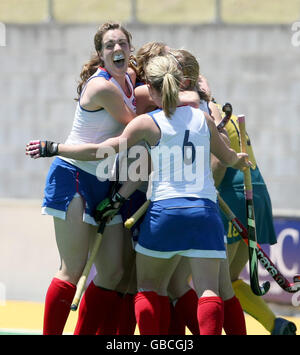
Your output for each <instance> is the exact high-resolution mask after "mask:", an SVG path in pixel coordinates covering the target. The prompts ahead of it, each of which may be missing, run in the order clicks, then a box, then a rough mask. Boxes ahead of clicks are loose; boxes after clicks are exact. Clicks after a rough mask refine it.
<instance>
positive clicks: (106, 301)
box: [74, 282, 118, 335]
mask: <svg viewBox="0 0 300 355" xmlns="http://www.w3.org/2000/svg"><path fill="white" fill-rule="evenodd" d="M117 298H118V293H117V292H116V291H111V290H105V289H102V288H100V287H97V286H96V285H95V284H94V282H91V283H90V284H89V286H88V288H87V289H86V291H85V293H84V295H83V297H82V300H81V302H80V307H79V315H78V320H77V324H76V328H75V331H74V335H95V334H96V333H97V331H98V329H100V330H101V332H102V329H103V332H105V330H104V327H105V323H106V322H107V320H108V319H109V317H110V315H111V314H112V310H113V307H114V305H115V303H116V302H117Z"/></svg>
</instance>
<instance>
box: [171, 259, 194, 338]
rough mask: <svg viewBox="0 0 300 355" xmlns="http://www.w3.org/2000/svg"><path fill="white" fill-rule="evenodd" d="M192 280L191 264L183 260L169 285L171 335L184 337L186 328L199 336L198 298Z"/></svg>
mask: <svg viewBox="0 0 300 355" xmlns="http://www.w3.org/2000/svg"><path fill="white" fill-rule="evenodd" d="M190 279H191V267H190V262H189V260H188V259H187V258H182V259H181V260H180V262H179V264H178V266H177V268H176V270H175V271H174V273H173V275H172V277H171V280H170V283H169V285H168V294H169V297H170V300H171V322H170V330H169V331H170V334H175V335H183V334H185V327H186V326H187V327H188V329H189V330H190V332H191V333H192V334H193V335H198V334H199V325H198V319H197V307H198V296H197V293H196V291H195V290H194V289H193V288H192V287H191V285H190V282H189V280H190Z"/></svg>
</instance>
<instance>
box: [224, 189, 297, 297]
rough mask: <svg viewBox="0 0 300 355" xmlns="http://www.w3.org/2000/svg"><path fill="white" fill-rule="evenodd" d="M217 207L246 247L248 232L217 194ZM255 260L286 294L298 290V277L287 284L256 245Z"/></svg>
mask: <svg viewBox="0 0 300 355" xmlns="http://www.w3.org/2000/svg"><path fill="white" fill-rule="evenodd" d="M218 200H219V205H220V208H221V210H222V212H223V213H224V215H225V216H226V218H227V219H228V220H229V221H230V222H231V223H232V225H233V226H234V227H235V229H236V231H237V232H238V233H239V235H240V236H241V237H242V238H243V241H244V242H245V243H246V244H247V245H248V231H247V228H246V227H245V226H244V225H243V224H242V222H241V221H240V220H239V219H238V218H237V217H236V215H235V214H234V213H233V212H232V210H231V209H230V207H229V206H228V205H227V203H226V202H225V201H224V200H223V199H222V197H221V196H220V195H219V194H218ZM257 258H258V260H259V261H260V263H261V264H262V266H263V267H264V268H265V269H266V270H267V271H268V273H269V274H270V275H271V276H272V278H273V279H274V280H275V281H276V282H277V284H278V285H279V286H280V287H281V288H282V289H283V290H284V291H286V292H289V293H295V292H298V291H299V290H300V275H296V276H294V278H293V281H294V283H291V282H289V281H288V280H287V279H286V278H285V277H284V276H283V275H282V274H281V272H280V271H279V270H278V269H277V267H276V266H275V265H274V264H273V263H272V261H271V260H270V258H269V257H268V255H267V254H266V253H265V252H264V251H263V249H262V248H261V246H260V245H259V244H258V243H257Z"/></svg>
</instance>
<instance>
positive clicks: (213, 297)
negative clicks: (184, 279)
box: [190, 258, 224, 335]
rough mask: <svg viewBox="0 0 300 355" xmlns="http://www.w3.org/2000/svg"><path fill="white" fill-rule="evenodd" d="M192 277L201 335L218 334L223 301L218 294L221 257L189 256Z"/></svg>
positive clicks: (219, 332) (222, 317) (222, 318)
mask: <svg viewBox="0 0 300 355" xmlns="http://www.w3.org/2000/svg"><path fill="white" fill-rule="evenodd" d="M190 265H191V270H192V278H193V283H194V286H195V290H196V292H197V295H198V298H199V300H198V309H197V317H198V323H199V331H200V334H201V335H220V334H221V333H222V328H223V320H224V303H223V300H222V298H221V297H220V294H219V273H220V265H221V259H215V258H211V259H209V258H190Z"/></svg>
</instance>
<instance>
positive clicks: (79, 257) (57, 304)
mask: <svg viewBox="0 0 300 355" xmlns="http://www.w3.org/2000/svg"><path fill="white" fill-rule="evenodd" d="M83 211H84V204H83V201H82V199H81V198H80V197H75V198H74V199H73V200H72V201H71V202H70V204H69V207H68V210H67V213H66V220H62V219H59V218H54V227H55V236H56V242H57V247H58V251H59V254H60V258H61V266H60V268H59V270H58V272H57V273H56V275H55V277H54V278H53V280H52V282H51V284H50V286H49V288H48V291H47V294H46V299H45V311H44V334H62V331H63V328H64V326H65V323H66V320H67V317H68V315H69V311H70V305H71V303H72V300H73V297H74V294H75V291H76V284H77V281H78V280H79V278H80V275H81V273H82V271H83V268H84V266H85V263H86V260H87V255H88V250H89V239H90V238H91V237H92V235H95V232H96V229H95V227H93V226H91V225H89V224H87V223H84V222H82V215H83Z"/></svg>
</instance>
